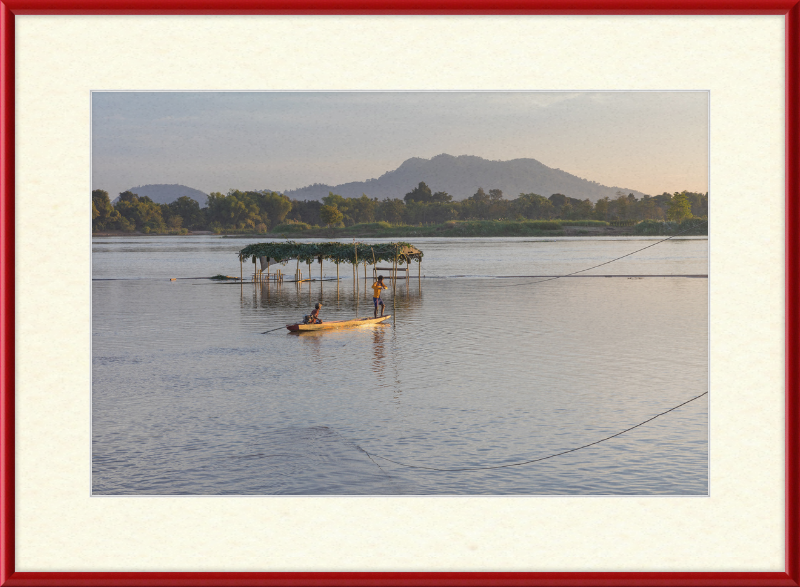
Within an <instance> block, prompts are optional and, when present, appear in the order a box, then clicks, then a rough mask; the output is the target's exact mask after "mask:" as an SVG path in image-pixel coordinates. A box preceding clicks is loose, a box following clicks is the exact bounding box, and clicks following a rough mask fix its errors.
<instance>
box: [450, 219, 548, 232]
mask: <svg viewBox="0 0 800 587" xmlns="http://www.w3.org/2000/svg"><path fill="white" fill-rule="evenodd" d="M444 229H445V230H446V233H443V234H442V236H538V235H541V234H542V233H545V234H547V233H550V234H552V233H553V231H557V230H561V224H559V223H558V222H553V221H547V220H523V221H509V220H495V221H492V220H468V221H465V222H448V223H446V224H445V225H444Z"/></svg>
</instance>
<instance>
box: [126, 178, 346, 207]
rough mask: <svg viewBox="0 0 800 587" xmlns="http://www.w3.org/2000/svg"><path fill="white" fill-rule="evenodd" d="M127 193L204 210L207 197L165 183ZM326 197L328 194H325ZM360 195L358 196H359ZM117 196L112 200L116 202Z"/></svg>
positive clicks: (195, 191) (193, 190)
mask: <svg viewBox="0 0 800 587" xmlns="http://www.w3.org/2000/svg"><path fill="white" fill-rule="evenodd" d="M128 191H130V192H133V193H134V194H136V195H137V196H139V197H140V198H141V197H144V196H147V197H148V198H150V199H151V200H153V201H154V202H155V203H156V204H170V203H172V202H174V201H175V200H177V199H178V198H180V197H182V196H189V197H190V198H192V199H193V200H194V201H195V202H197V203H198V204H200V207H201V208H205V206H206V200H208V195H207V194H205V193H203V192H201V191H200V190H196V189H194V188H190V187H187V186H185V185H180V184H177V183H175V184H166V183H153V184H148V185H140V186H139V187H135V188H130V189H129V190H128ZM325 195H326V196H327V195H328V194H325ZM359 195H360V194H359ZM118 199H119V196H117V198H116V199H115V200H114V202H116V201H117V200H118Z"/></svg>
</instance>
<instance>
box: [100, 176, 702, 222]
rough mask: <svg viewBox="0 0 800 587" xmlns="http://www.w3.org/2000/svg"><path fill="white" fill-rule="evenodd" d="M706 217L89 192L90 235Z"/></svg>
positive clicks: (484, 199)
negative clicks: (160, 198) (161, 200)
mask: <svg viewBox="0 0 800 587" xmlns="http://www.w3.org/2000/svg"><path fill="white" fill-rule="evenodd" d="M707 217H708V193H705V194H703V193H697V192H689V191H683V192H675V193H673V194H669V193H667V192H664V193H663V194H661V195H658V196H648V195H645V196H643V197H641V198H637V197H636V196H634V194H632V193H629V194H624V193H622V192H617V197H616V198H613V199H612V198H608V197H606V198H603V199H601V200H598V201H597V202H595V203H592V202H591V201H590V200H588V199H586V200H580V199H578V198H571V197H569V196H567V195H564V194H552V195H551V196H549V197H544V196H541V195H539V194H534V193H530V194H519V195H518V196H517V197H516V198H513V199H507V198H506V197H505V196H504V194H503V192H502V191H501V190H499V189H490V190H489V191H488V193H487V192H485V191H484V189H483V188H479V189H478V191H476V192H475V194H473V195H472V196H470V197H469V198H466V199H464V200H461V201H454V200H453V197H452V196H451V195H450V194H448V193H446V192H435V193H434V192H432V191H431V189H430V188H429V187H428V186H427V185H426V184H425V182H420V183H419V185H417V186H416V187H415V188H413V189H412V190H411V191H410V192H409V193H407V194H406V195H405V197H404V198H402V199H400V198H385V199H383V200H378V198H370V197H368V196H367V195H366V194H364V195H362V196H361V197H359V198H345V197H342V196H340V195H338V194H334V193H329V194H328V195H327V196H326V197H324V198H322V201H321V202H320V201H317V200H291V199H289V198H288V197H286V196H285V195H283V194H279V193H277V192H273V191H270V190H261V191H240V190H230V191H228V193H227V194H222V193H220V192H213V193H211V194H209V196H208V202H207V205H206V207H204V208H201V207H200V204H199V203H198V202H196V201H195V200H193V199H192V198H189V197H187V196H183V197H180V198H178V199H177V200H175V201H174V202H171V203H169V204H157V203H155V202H153V200H151V199H150V198H149V197H147V196H142V197H139V196H138V195H136V194H134V193H132V192H130V191H126V192H122V193H121V194H119V198H118V199H117V201H116V202H115V203H113V204H112V203H111V200H110V198H109V195H108V192H106V191H104V190H94V191H93V192H92V230H93V231H94V232H102V231H123V232H133V231H138V232H143V233H151V232H154V233H167V232H173V233H174V232H177V233H186V232H188V230H212V231H217V232H218V231H223V230H245V231H252V232H260V233H266V232H269V231H271V230H274V229H276V228H278V229H287V228H292V227H294V228H311V227H314V226H352V225H354V224H362V223H369V222H377V221H386V222H390V223H392V224H413V225H416V224H420V223H422V224H441V223H443V222H446V221H448V220H557V219H562V220H590V219H591V220H607V221H613V220H633V221H641V220H670V221H675V222H680V221H682V220H685V219H687V218H707Z"/></svg>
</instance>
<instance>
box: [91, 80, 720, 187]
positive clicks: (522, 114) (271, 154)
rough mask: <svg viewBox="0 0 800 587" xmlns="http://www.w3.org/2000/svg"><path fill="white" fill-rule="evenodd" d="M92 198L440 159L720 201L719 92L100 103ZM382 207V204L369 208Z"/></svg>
mask: <svg viewBox="0 0 800 587" xmlns="http://www.w3.org/2000/svg"><path fill="white" fill-rule="evenodd" d="M92 149H93V150H92V188H93V189H104V190H106V191H108V192H109V195H110V196H111V198H112V199H113V198H115V197H116V196H117V195H118V194H119V192H121V191H124V190H126V189H128V188H130V187H133V186H138V185H145V184H151V183H167V184H174V183H178V184H183V185H187V186H190V187H193V188H197V189H199V190H202V191H204V192H206V193H209V192H212V191H219V192H223V193H224V192H227V191H228V189H231V188H236V189H242V190H247V189H273V190H276V191H282V190H288V189H293V188H299V187H303V186H306V185H309V184H312V183H326V184H331V185H335V184H339V183H345V182H348V181H363V180H366V179H370V178H373V177H379V176H380V175H382V174H383V173H385V172H386V171H390V170H392V169H396V168H397V167H398V166H399V165H400V164H401V163H402V162H403V161H405V160H406V159H408V158H410V157H423V158H426V159H429V158H431V157H433V156H435V155H439V154H441V153H448V154H450V155H477V156H479V157H484V158H486V159H494V160H508V159H517V158H523V157H530V158H533V159H538V160H539V161H541V162H542V163H544V164H545V165H547V166H549V167H557V168H560V169H563V170H564V171H568V172H569V173H572V174H574V175H577V176H579V177H583V178H585V179H590V180H593V181H597V182H599V183H601V184H604V185H608V186H618V187H625V188H631V189H635V190H639V191H642V192H644V193H647V194H651V195H656V194H660V193H662V192H665V191H666V192H675V191H680V190H690V191H699V192H705V191H707V185H708V94H707V93H706V92H569V93H567V92H94V93H93V94H92ZM368 195H369V194H368Z"/></svg>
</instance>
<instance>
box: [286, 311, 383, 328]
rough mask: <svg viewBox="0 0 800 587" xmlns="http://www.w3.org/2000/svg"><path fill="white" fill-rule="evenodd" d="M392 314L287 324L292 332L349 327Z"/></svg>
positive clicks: (372, 322)
mask: <svg viewBox="0 0 800 587" xmlns="http://www.w3.org/2000/svg"><path fill="white" fill-rule="evenodd" d="M391 317H392V315H391V314H388V315H386V316H381V317H380V318H356V319H355V320H336V321H334V322H323V323H322V324H302V323H299V322H298V323H297V324H287V325H286V328H287V329H289V330H291V331H292V332H306V331H308V330H326V329H329V328H349V327H351V326H364V325H365V324H377V323H378V322H383V321H384V320H386V319H387V318H391Z"/></svg>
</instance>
